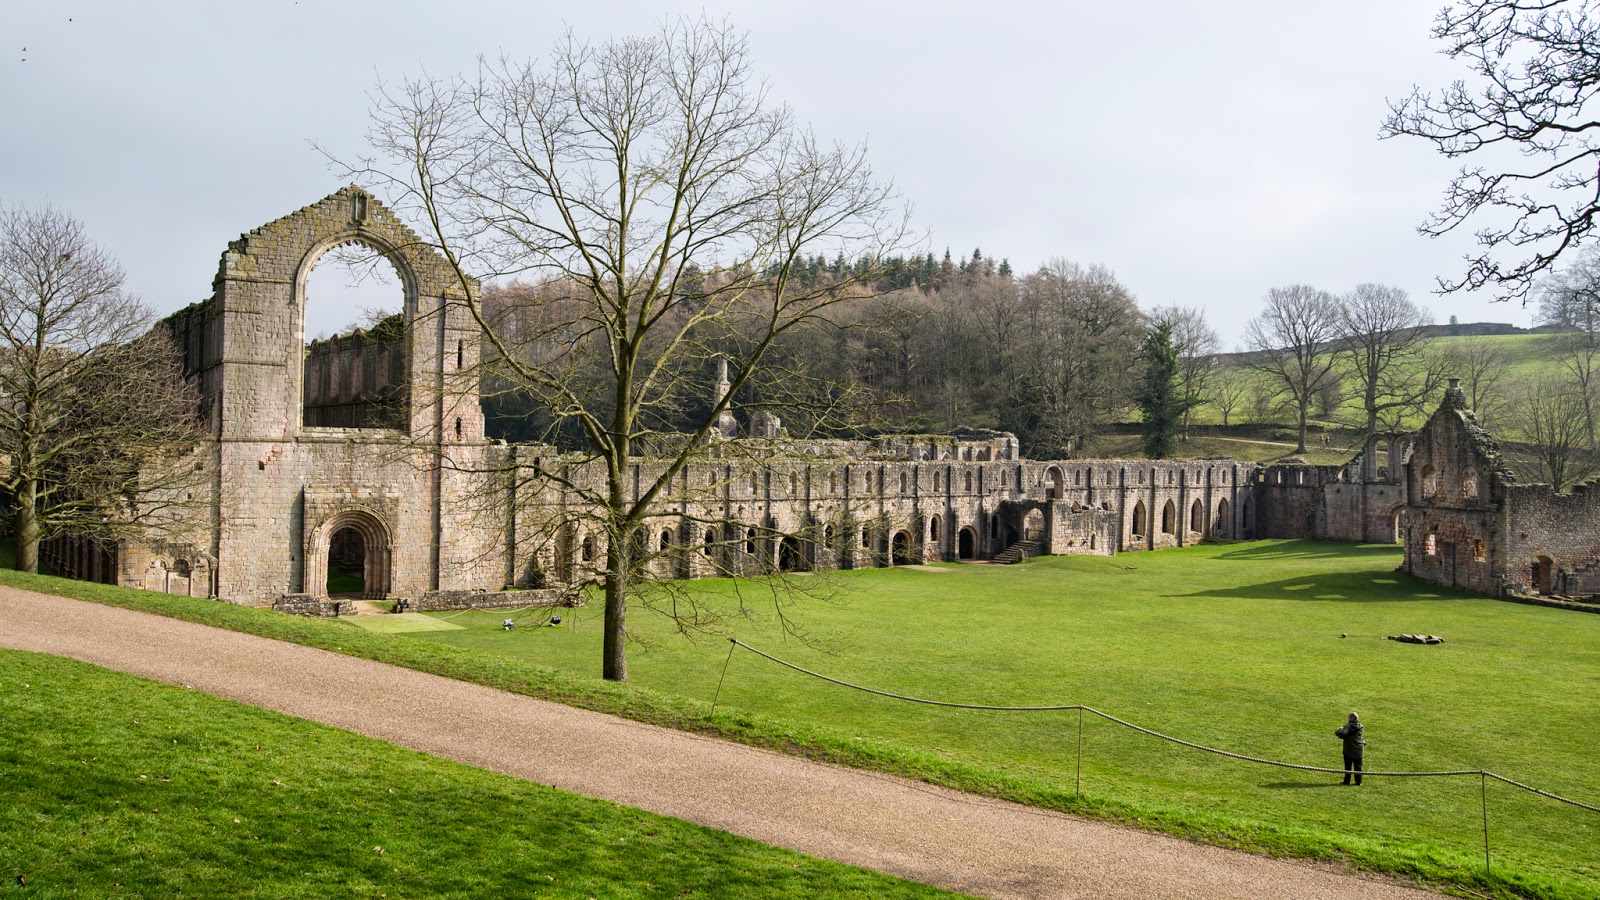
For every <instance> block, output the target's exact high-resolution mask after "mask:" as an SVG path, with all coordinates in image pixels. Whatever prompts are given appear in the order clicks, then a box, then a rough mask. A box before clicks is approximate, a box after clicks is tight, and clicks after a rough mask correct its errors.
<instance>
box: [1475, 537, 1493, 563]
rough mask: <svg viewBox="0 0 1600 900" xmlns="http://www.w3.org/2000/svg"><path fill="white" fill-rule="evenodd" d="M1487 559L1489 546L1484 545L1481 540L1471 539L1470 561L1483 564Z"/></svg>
mask: <svg viewBox="0 0 1600 900" xmlns="http://www.w3.org/2000/svg"><path fill="white" fill-rule="evenodd" d="M1488 558H1489V546H1488V545H1487V544H1485V543H1484V541H1483V538H1473V539H1472V561H1473V562H1484V561H1485V560H1487V559H1488Z"/></svg>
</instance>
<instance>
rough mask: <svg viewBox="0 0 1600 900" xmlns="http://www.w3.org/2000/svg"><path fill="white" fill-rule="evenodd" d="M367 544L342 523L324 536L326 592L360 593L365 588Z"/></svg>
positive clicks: (342, 595)
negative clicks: (326, 538)
mask: <svg viewBox="0 0 1600 900" xmlns="http://www.w3.org/2000/svg"><path fill="white" fill-rule="evenodd" d="M366 567H367V544H366V541H364V540H363V539H362V537H361V532H360V531H359V530H357V529H356V528H354V527H353V526H350V525H346V526H344V527H343V528H340V529H339V530H338V531H335V532H334V533H333V536H332V537H331V538H329V539H328V596H329V597H360V596H361V595H362V594H363V593H365V592H366V589H367V568H366Z"/></svg>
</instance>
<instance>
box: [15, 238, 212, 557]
mask: <svg viewBox="0 0 1600 900" xmlns="http://www.w3.org/2000/svg"><path fill="white" fill-rule="evenodd" d="M122 283H123V273H122V268H121V267H120V266H118V265H117V262H116V260H115V259H113V258H112V257H111V255H110V254H108V253H106V252H105V251H104V250H102V249H100V248H99V247H97V246H96V245H95V244H94V243H93V242H92V241H90V239H89V237H88V235H87V234H85V232H84V228H83V225H82V224H81V223H79V222H78V221H77V220H76V219H74V218H72V217H71V216H70V215H68V214H66V213H65V212H62V211H60V210H58V209H55V208H52V207H48V206H47V207H42V208H39V209H26V208H14V209H0V453H4V454H5V456H6V457H7V459H8V464H7V466H6V467H5V469H4V475H3V476H0V487H3V488H4V490H5V491H6V493H8V494H9V495H10V496H11V497H12V498H13V500H14V503H15V514H14V524H15V529H16V539H17V562H16V564H17V568H18V569H21V570H22V571H25V572H37V571H38V568H39V544H40V542H41V541H43V540H48V539H50V538H52V537H55V536H56V535H60V534H64V533H72V534H76V535H79V536H84V537H91V538H97V539H115V538H116V537H119V536H122V535H130V534H141V535H148V533H149V532H150V531H151V530H162V529H164V528H169V527H173V526H174V525H177V524H179V523H180V522H181V519H182V515H181V513H182V511H183V510H184V509H185V508H186V507H187V501H188V491H187V490H186V489H185V488H186V487H187V486H188V485H190V484H191V482H192V481H193V476H192V473H193V465H192V461H191V460H187V459H183V457H184V456H185V454H187V453H188V452H189V451H191V450H192V449H193V448H194V446H195V442H196V440H197V439H198V437H199V432H198V425H197V417H196V414H197V410H196V403H197V400H196V397H195V394H194V393H193V391H192V390H191V389H190V388H189V387H188V386H187V385H185V383H184V381H183V378H182V374H181V368H180V366H179V361H178V359H177V353H176V349H175V348H174V346H173V345H172V342H171V340H170V338H169V336H168V335H167V334H166V333H165V332H163V331H155V332H151V331H149V328H150V324H151V321H152V318H153V316H152V315H151V313H150V310H149V308H148V307H146V306H145V305H144V303H142V302H140V301H139V300H138V299H137V298H135V297H133V296H131V295H130V294H128V293H126V292H125V291H124V290H123V287H122Z"/></svg>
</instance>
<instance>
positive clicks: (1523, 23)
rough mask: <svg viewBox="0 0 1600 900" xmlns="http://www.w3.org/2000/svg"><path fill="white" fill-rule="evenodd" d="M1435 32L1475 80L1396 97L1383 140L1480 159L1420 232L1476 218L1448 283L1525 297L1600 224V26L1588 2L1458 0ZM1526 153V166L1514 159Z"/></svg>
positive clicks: (1444, 283)
mask: <svg viewBox="0 0 1600 900" xmlns="http://www.w3.org/2000/svg"><path fill="white" fill-rule="evenodd" d="M1433 37H1434V38H1435V39H1436V40H1438V41H1441V42H1443V44H1444V52H1445V54H1446V55H1448V56H1449V57H1450V58H1451V59H1454V60H1457V61H1459V62H1461V63H1464V64H1465V66H1466V68H1467V69H1468V71H1469V75H1470V76H1471V78H1472V80H1471V81H1470V82H1469V81H1466V80H1462V81H1457V82H1455V83H1454V84H1452V85H1451V86H1449V87H1447V88H1445V89H1443V90H1442V91H1439V92H1438V93H1437V94H1435V93H1430V92H1425V91H1423V90H1422V89H1421V88H1418V87H1413V88H1412V91H1411V94H1410V95H1409V96H1407V97H1406V98H1404V99H1403V100H1400V101H1398V102H1395V101H1391V102H1390V105H1389V116H1388V117H1387V118H1386V119H1385V121H1384V123H1383V128H1382V132H1381V133H1382V135H1383V136H1384V137H1394V136H1397V135H1409V136H1413V137H1420V138H1423V139H1424V140H1427V141H1430V142H1432V143H1433V145H1434V146H1435V147H1436V148H1437V149H1438V150H1439V152H1440V153H1442V154H1444V155H1445V156H1447V157H1450V158H1452V159H1454V158H1467V157H1471V158H1472V159H1473V160H1478V159H1483V160H1484V163H1483V164H1477V165H1474V164H1472V163H1470V162H1469V163H1468V164H1466V165H1464V166H1463V167H1462V169H1461V171H1460V172H1459V173H1457V174H1456V176H1455V177H1454V178H1453V179H1451V181H1450V184H1449V187H1448V188H1447V189H1446V191H1445V197H1444V202H1443V205H1442V206H1441V207H1440V208H1439V210H1438V211H1437V212H1435V213H1434V214H1433V215H1432V216H1431V217H1430V218H1429V219H1428V221H1426V222H1425V223H1423V225H1422V226H1421V227H1420V228H1419V229H1418V230H1419V231H1421V232H1422V233H1423V234H1426V235H1429V236H1432V237H1437V236H1439V235H1442V234H1447V233H1449V232H1451V231H1454V230H1455V229H1457V228H1458V227H1460V226H1462V225H1463V224H1465V223H1467V222H1469V221H1471V222H1474V223H1476V224H1477V228H1478V231H1477V233H1476V237H1477V242H1478V250H1476V251H1475V252H1474V253H1472V254H1469V255H1468V256H1467V258H1466V263H1467V269H1466V272H1465V273H1464V274H1463V275H1462V276H1461V277H1460V278H1455V279H1445V278H1441V279H1440V281H1439V285H1440V288H1441V289H1442V290H1444V291H1454V290H1459V289H1461V288H1467V289H1476V288H1481V287H1493V288H1496V289H1498V290H1500V291H1501V292H1502V293H1503V294H1504V295H1505V296H1507V297H1514V298H1517V299H1520V300H1524V301H1526V300H1527V298H1528V296H1529V292H1530V291H1531V290H1532V289H1533V287H1534V283H1535V280H1536V279H1537V278H1538V276H1539V275H1540V273H1542V272H1545V271H1546V270H1548V269H1550V268H1551V267H1552V266H1553V265H1554V264H1555V263H1556V261H1557V260H1558V259H1560V258H1561V257H1562V255H1563V254H1566V253H1569V252H1571V251H1573V250H1575V249H1577V248H1578V247H1580V246H1582V244H1583V243H1585V242H1586V241H1587V240H1588V238H1589V237H1590V236H1591V235H1592V234H1593V233H1594V229H1595V226H1596V223H1597V221H1600V193H1597V191H1596V188H1597V186H1600V166H1597V162H1600V141H1597V134H1600V122H1596V121H1595V120H1594V118H1593V113H1592V109H1591V108H1590V103H1591V101H1592V100H1593V99H1594V98H1595V97H1596V96H1597V92H1600V79H1596V78H1595V77H1594V71H1595V68H1596V63H1597V62H1600V21H1597V20H1596V19H1595V17H1594V16H1593V15H1592V12H1591V10H1590V7H1589V3H1588V2H1587V0H1577V2H1562V0H1458V2H1456V3H1455V4H1454V5H1452V6H1449V7H1447V8H1445V9H1444V10H1443V11H1441V12H1440V13H1439V15H1438V17H1437V18H1436V19H1435V20H1434V25H1433ZM1517 156H1520V157H1522V158H1523V159H1524V160H1526V162H1525V164H1523V165H1520V166H1518V165H1512V164H1510V162H1511V161H1512V160H1514V159H1515V158H1516V157H1517Z"/></svg>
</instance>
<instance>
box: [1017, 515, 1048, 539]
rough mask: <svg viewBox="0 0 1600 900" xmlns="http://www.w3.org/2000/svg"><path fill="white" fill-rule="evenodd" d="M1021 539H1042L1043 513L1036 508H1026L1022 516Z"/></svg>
mask: <svg viewBox="0 0 1600 900" xmlns="http://www.w3.org/2000/svg"><path fill="white" fill-rule="evenodd" d="M1022 539H1023V540H1025V541H1043V540H1044V513H1042V512H1040V511H1039V510H1037V509H1030V510H1028V514H1027V515H1025V516H1023V517H1022Z"/></svg>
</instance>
